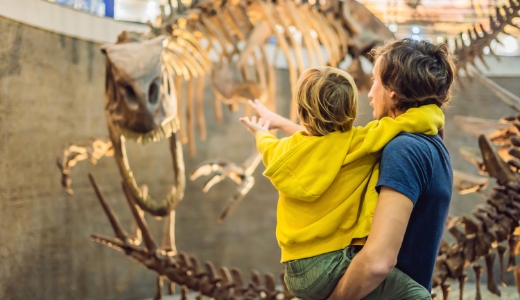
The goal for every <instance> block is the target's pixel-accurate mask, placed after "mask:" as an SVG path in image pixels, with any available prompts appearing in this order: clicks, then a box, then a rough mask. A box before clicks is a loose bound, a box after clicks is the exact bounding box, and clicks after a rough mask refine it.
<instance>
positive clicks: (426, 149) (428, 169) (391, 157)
mask: <svg viewBox="0 0 520 300" xmlns="http://www.w3.org/2000/svg"><path fill="white" fill-rule="evenodd" d="M452 185H453V171H452V168H451V162H450V156H449V154H448V150H447V149H446V146H445V145H444V143H443V142H442V139H441V138H440V137H439V136H428V135H424V134H410V133H401V134H399V135H398V136H397V137H395V138H394V139H393V140H392V141H390V142H389V143H388V144H387V145H386V147H385V148H384V150H383V155H382V158H381V172H380V177H379V181H378V182H377V187H376V188H377V191H378V192H379V190H380V189H381V187H382V186H387V187H390V188H392V189H394V190H397V191H398V192H400V193H402V194H404V195H405V196H407V197H408V198H410V200H412V202H413V203H414V207H413V210H412V214H411V216H410V220H409V222H408V227H407V228H406V233H405V235H404V240H403V244H402V246H401V250H400V251H399V255H398V257H397V265H396V267H397V268H398V269H399V270H401V271H403V272H404V273H405V274H407V275H408V276H410V277H411V278H412V279H414V280H415V281H417V282H418V283H419V284H421V285H422V286H424V287H425V288H427V289H428V290H431V287H432V277H433V268H434V266H435V261H436V259H437V253H438V250H439V246H440V241H441V238H442V234H443V231H444V223H445V221H446V218H447V216H448V210H449V208H450V200H451V191H452Z"/></svg>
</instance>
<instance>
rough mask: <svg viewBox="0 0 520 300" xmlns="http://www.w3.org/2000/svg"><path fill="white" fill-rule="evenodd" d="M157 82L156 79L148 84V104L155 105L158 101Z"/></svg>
mask: <svg viewBox="0 0 520 300" xmlns="http://www.w3.org/2000/svg"><path fill="white" fill-rule="evenodd" d="M158 81H159V80H158V79H156V80H154V81H152V83H151V84H150V88H149V89H148V101H149V102H150V104H156V103H157V101H158V100H159V82H158Z"/></svg>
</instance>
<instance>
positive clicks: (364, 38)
mask: <svg viewBox="0 0 520 300" xmlns="http://www.w3.org/2000/svg"><path fill="white" fill-rule="evenodd" d="M170 8H171V10H170V11H172V12H173V7H172V6H171V3H170ZM519 11H520V2H518V1H515V0H510V1H509V6H508V7H505V6H504V7H503V8H502V10H500V9H497V14H496V16H494V17H491V18H490V26H489V29H488V30H485V29H484V26H482V25H479V28H480V31H479V30H478V29H477V26H475V27H474V28H473V32H474V34H472V33H471V32H469V36H470V42H469V44H466V43H464V42H463V40H462V38H461V39H460V40H457V42H456V47H455V49H454V54H456V55H457V57H458V65H457V67H458V69H459V71H460V70H464V71H465V72H466V74H467V75H468V76H471V75H473V76H474V78H476V79H477V80H479V81H481V82H482V83H483V84H485V85H486V86H488V87H490V88H491V89H492V90H493V92H494V93H495V94H496V95H497V97H499V98H500V99H501V100H502V101H504V102H505V103H506V104H508V105H509V106H511V107H512V108H513V109H515V110H517V111H520V99H519V98H518V97H516V96H514V95H512V94H511V93H509V92H507V91H506V90H504V89H503V88H501V87H499V86H497V85H496V84H495V83H494V82H492V81H491V80H489V79H487V78H485V77H484V76H482V75H481V74H480V73H479V71H478V70H476V66H475V63H474V61H475V59H476V58H477V57H478V58H480V59H481V60H482V61H483V62H484V60H483V58H482V53H483V50H484V48H485V47H486V46H489V45H490V43H491V41H492V40H496V39H497V36H498V34H499V33H501V32H502V33H503V32H505V28H507V26H513V27H517V28H518V26H516V25H515V24H514V23H513V19H514V18H515V17H518V14H519ZM151 27H152V32H151V33H150V34H148V35H143V34H134V33H123V34H121V35H120V37H119V38H118V44H116V45H108V46H105V47H104V52H105V53H106V55H107V84H106V117H107V124H108V128H109V140H95V141H93V142H91V143H88V144H84V145H79V146H78V145H70V146H68V147H67V148H66V150H65V152H64V156H63V158H62V159H61V160H60V161H58V165H59V167H60V169H61V171H62V184H63V186H64V187H65V189H66V190H67V191H69V192H72V188H71V180H70V178H69V174H70V169H71V168H72V167H73V166H74V165H75V164H76V163H77V162H78V161H81V160H84V159H89V160H90V161H91V162H93V163H95V162H96V161H97V160H98V159H100V158H101V157H102V156H103V155H107V156H110V155H113V156H114V157H115V159H116V163H117V165H118V167H119V170H120V173H121V177H122V179H123V180H122V181H123V184H122V187H123V191H124V194H125V197H126V199H127V201H128V203H129V206H130V208H131V210H132V213H133V215H134V218H135V220H136V222H137V229H138V230H137V231H136V233H135V235H133V236H130V235H129V234H128V233H126V232H125V231H124V230H123V229H122V227H121V225H120V224H119V222H118V221H117V217H116V216H115V214H114V212H113V211H112V210H111V209H110V207H109V206H108V204H107V203H106V201H104V198H103V196H102V194H101V192H100V190H99V187H98V186H97V184H96V183H95V181H94V179H93V178H92V177H90V179H91V183H92V185H93V187H94V189H95V191H96V194H97V196H98V199H99V201H100V203H101V205H102V207H103V208H104V210H105V213H106V214H107V217H108V218H109V221H110V223H111V225H112V228H113V229H114V233H115V238H110V237H103V236H100V235H92V238H93V240H94V241H97V242H100V243H104V244H107V245H108V246H110V247H113V248H115V249H118V250H121V251H124V252H125V253H126V254H127V255H128V256H130V257H132V258H134V259H136V260H137V261H139V262H141V263H142V264H143V265H145V266H146V267H147V268H149V269H151V270H154V271H155V272H156V273H157V274H158V281H157V285H158V292H157V294H156V295H155V299H159V298H160V297H161V295H162V288H163V287H162V279H163V278H166V279H168V280H169V281H171V282H173V283H177V284H179V285H180V286H182V289H181V290H182V293H183V298H185V297H186V293H187V290H188V289H189V290H193V291H198V292H199V295H204V296H209V297H212V298H215V299H241V298H243V299H258V298H266V299H275V298H276V299H281V298H285V299H289V298H291V297H292V296H291V295H290V293H288V291H287V290H286V288H284V289H283V290H282V291H277V290H276V289H275V280H274V277H273V276H272V275H269V274H268V275H265V279H264V282H263V283H262V280H261V279H260V278H261V277H260V275H259V274H258V273H257V272H254V273H253V276H252V279H251V281H250V283H249V284H248V285H246V284H245V283H244V280H243V279H242V276H241V273H240V271H239V270H236V269H232V270H231V271H230V270H228V269H227V268H225V267H223V268H221V269H220V270H219V271H217V270H216V269H215V267H214V266H213V264H211V263H209V262H207V263H205V267H204V269H203V268H201V267H200V263H199V262H198V261H197V259H196V258H194V257H190V256H188V255H186V254H183V253H178V255H177V256H175V254H177V251H176V248H175V242H174V236H173V229H174V214H175V207H176V205H177V204H178V203H179V201H180V200H182V198H183V194H184V189H185V177H184V162H183V157H182V154H183V153H182V146H181V143H188V145H189V151H190V154H192V155H193V154H194V153H195V143H194V139H195V124H194V123H195V115H196V117H197V120H196V121H197V125H198V126H197V127H198V129H199V135H200V137H201V139H204V138H205V136H206V132H205V121H204V119H205V116H204V112H203V109H202V101H203V98H202V92H203V87H204V84H205V82H204V81H205V78H206V76H209V78H210V82H211V87H212V89H213V91H214V94H215V116H216V118H217V120H220V119H222V111H221V109H222V108H221V103H222V102H223V103H224V104H227V105H228V106H229V108H230V109H232V110H236V109H237V107H238V104H239V102H240V101H244V100H248V99H260V100H262V101H264V102H266V104H267V106H268V107H270V108H274V107H275V105H274V99H275V97H274V95H275V85H274V83H275V79H274V63H275V62H276V60H271V61H270V59H269V56H268V54H267V51H266V48H267V46H266V44H267V43H268V40H269V38H271V37H274V39H275V41H276V45H277V47H276V50H275V51H276V53H277V51H279V50H281V52H282V54H283V55H284V57H285V60H286V62H287V65H288V69H289V78H290V82H291V90H292V88H294V85H295V82H296V79H297V77H298V74H299V73H301V72H302V71H303V69H304V68H305V67H307V66H306V65H305V64H304V59H303V58H304V57H305V58H306V59H305V61H308V62H309V63H310V66H316V65H324V64H328V65H332V66H337V65H338V64H339V63H340V62H341V61H343V60H344V59H345V57H346V56H347V55H350V56H351V57H352V63H351V65H350V68H349V71H350V72H351V73H353V75H354V77H355V78H356V80H357V83H358V85H360V86H363V85H365V86H366V85H367V84H366V82H367V81H366V79H367V77H368V76H367V75H366V74H364V73H363V71H362V69H361V66H360V61H359V59H358V58H359V57H360V56H362V55H364V54H366V53H367V52H368V50H369V49H371V48H372V47H373V46H376V45H378V44H380V43H381V42H382V41H383V40H385V39H389V38H391V37H392V36H391V33H389V31H388V30H386V27H384V25H383V24H382V23H381V22H379V21H378V20H377V19H376V18H375V17H374V16H373V15H372V14H370V12H368V11H367V10H366V9H365V8H364V7H363V6H362V5H360V4H359V3H357V2H355V1H343V2H338V1H325V2H324V1H320V3H319V4H317V5H310V4H308V3H294V2H291V1H288V0H280V1H276V2H274V3H272V2H264V1H262V0H252V1H246V0H236V1H229V2H227V1H207V2H200V3H193V4H192V6H191V7H190V8H189V9H185V8H183V7H182V6H178V13H177V14H173V13H172V14H170V15H166V14H164V13H163V14H162V15H161V17H160V26H158V27H154V26H151ZM160 34H164V35H166V36H165V37H164V36H159V37H155V36H158V35H160ZM322 48H323V49H324V51H322V50H321V49H322ZM276 53H275V54H276ZM493 54H494V53H493ZM495 56H496V55H495ZM484 64H485V62H484ZM486 67H487V65H486ZM470 71H471V72H470ZM184 82H185V83H186V84H183V83H184ZM183 88H184V90H183ZM180 99H186V101H185V102H184V103H181V101H180ZM183 110H185V114H184V113H183V112H182V111H183ZM194 112H195V114H194ZM295 116H296V110H295V106H294V103H292V106H291V117H292V118H293V119H294V118H295ZM461 123H462V124H464V125H463V127H464V129H465V130H467V131H469V132H472V133H473V134H480V133H482V132H484V133H485V134H486V136H487V137H486V136H481V137H480V138H479V142H480V147H481V149H480V152H481V153H482V158H481V157H480V154H479V151H478V150H475V149H463V150H462V151H461V153H463V155H464V156H465V157H466V158H467V159H468V160H469V161H471V162H473V163H474V164H475V165H476V166H477V167H478V168H479V170H480V172H481V173H483V174H488V175H489V176H491V177H494V178H497V183H498V186H497V187H495V188H494V189H493V192H492V193H491V194H490V196H489V197H488V198H487V202H486V204H485V205H481V206H478V207H477V209H476V210H475V212H474V213H473V217H472V218H469V217H462V218H451V219H450V221H449V223H448V226H447V229H448V231H449V232H450V233H451V234H452V235H453V236H454V237H455V240H456V241H455V242H454V243H452V244H448V243H447V242H445V241H444V242H443V244H442V246H441V249H440V251H439V258H438V260H437V265H436V270H435V277H434V286H440V287H441V288H442V291H443V296H444V299H447V297H448V292H449V284H448V282H447V280H449V279H456V280H458V281H459V284H460V285H461V288H460V291H461V294H460V297H461V299H462V292H463V284H464V281H465V280H466V278H467V276H466V275H465V273H464V269H465V268H466V267H467V266H468V265H469V264H470V263H472V262H474V261H476V259H477V258H479V257H485V261H486V268H487V272H488V284H487V286H488V289H489V290H490V291H491V292H493V293H495V294H500V291H499V290H498V288H497V286H496V282H495V281H494V279H493V278H494V277H493V274H492V268H491V267H492V265H493V261H494V258H495V254H493V253H492V252H491V249H492V248H497V252H498V254H499V258H500V262H502V258H503V255H504V254H505V252H506V249H507V247H506V246H505V244H507V245H508V247H509V268H513V267H514V265H515V262H514V256H515V255H516V253H517V252H518V249H517V251H515V248H518V247H517V244H518V241H519V240H520V239H518V238H517V236H516V234H515V233H516V232H515V230H516V228H517V226H518V221H519V219H520V202H519V203H517V202H516V200H520V181H519V180H518V179H519V177H520V176H519V175H517V171H518V169H520V162H519V161H518V160H517V159H516V158H520V150H518V149H516V148H514V146H520V138H517V135H518V128H519V127H520V121H518V120H517V119H515V118H508V119H504V120H502V122H500V123H499V124H497V122H490V121H485V122H484V121H482V120H473V123H471V122H468V120H467V119H466V120H462V122H461ZM470 124H471V125H470ZM495 125H497V126H495ZM492 129H495V130H492ZM164 138H168V139H169V144H170V150H171V152H172V160H173V168H174V175H175V177H174V187H173V188H172V191H171V193H169V194H168V195H167V196H166V197H165V199H164V200H163V201H162V202H160V203H157V202H156V201H154V200H153V199H152V198H151V196H150V195H148V192H147V187H146V186H143V187H138V186H137V183H136V181H135V179H134V177H133V174H132V171H131V168H130V166H129V164H128V159H127V158H126V148H125V141H126V140H127V139H130V140H135V141H137V142H141V143H147V142H156V141H159V140H160V139H164ZM492 142H493V143H496V144H500V145H501V148H500V149H499V150H498V152H497V151H495V150H494V149H493V148H492V146H491V143H492ZM511 145H512V146H511ZM509 147H513V149H514V150H510V151H508V149H509ZM500 157H505V158H506V160H508V163H509V165H507V164H506V163H504V161H503V160H502V158H500ZM511 158H515V159H511ZM259 162H260V159H259V156H258V155H257V154H253V155H252V156H251V157H250V158H249V159H248V160H247V161H246V163H244V164H243V165H242V166H237V165H235V164H233V163H231V162H229V161H227V160H223V159H218V160H210V161H207V162H204V163H202V164H201V165H200V166H199V167H198V168H197V169H196V170H195V171H194V172H193V173H192V174H191V178H192V179H195V178H197V177H199V176H202V175H209V176H210V178H209V180H208V181H207V183H206V185H205V186H204V190H205V191H207V190H209V189H210V188H211V187H212V186H213V185H214V184H216V183H218V182H220V181H222V180H223V179H224V178H226V177H229V178H231V179H232V180H234V181H235V182H236V183H237V184H238V187H237V191H236V193H235V195H234V196H233V197H232V198H231V199H230V200H229V202H228V206H227V208H226V209H225V210H224V212H223V214H222V217H221V218H224V217H225V215H226V214H227V213H229V212H230V211H231V209H232V208H233V207H234V206H236V205H237V204H238V203H239V202H240V200H241V199H242V198H243V197H244V196H245V194H246V193H247V192H248V191H249V190H250V188H251V187H252V186H253V184H254V178H253V177H252V173H253V171H254V170H255V169H256V167H257V165H258V164H259ZM510 166H511V167H510ZM510 168H513V169H514V171H512V170H511V169H510ZM455 184H456V188H457V189H458V190H459V191H460V192H462V193H469V192H480V191H481V190H482V189H484V188H485V187H486V186H487V185H488V180H487V178H482V177H476V176H473V175H469V174H464V173H461V172H455ZM144 211H146V212H148V213H150V214H152V215H154V216H158V217H167V222H166V226H165V231H164V236H163V243H162V246H161V247H160V248H159V247H157V245H156V243H155V241H154V239H153V237H152V236H151V234H150V232H149V230H148V227H147V224H146V222H145V220H144V218H143V213H144ZM461 227H463V228H464V232H462V231H461ZM518 233H520V230H519V232H518ZM141 242H143V243H144V245H141ZM503 268H504V267H503V265H502V263H501V274H503ZM473 270H474V271H475V274H476V276H477V284H478V288H479V292H478V294H477V299H480V298H479V297H481V296H480V285H479V284H480V281H479V279H480V274H481V272H482V267H481V266H480V265H478V264H475V263H473ZM515 275H516V276H517V278H520V270H519V269H518V267H517V268H515ZM501 281H502V282H503V278H502V277H501ZM282 284H283V280H282ZM169 291H170V292H172V291H173V287H172V286H169Z"/></svg>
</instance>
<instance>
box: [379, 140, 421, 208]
mask: <svg viewBox="0 0 520 300" xmlns="http://www.w3.org/2000/svg"><path fill="white" fill-rule="evenodd" d="M422 148H423V147H420V145H418V144H416V143H413V139H408V138H407V137H403V136H398V137H396V138H394V139H393V140H392V141H390V143H388V145H386V147H385V148H384V150H383V155H382V157H381V168H380V176H379V180H378V181H377V186H376V190H377V192H378V193H379V191H380V190H381V187H382V186H386V187H389V188H392V189H394V190H396V191H398V192H400V193H401V194H403V195H405V196H406V197H408V198H410V200H412V202H413V204H414V205H415V204H416V203H417V200H418V199H419V195H421V194H422V192H423V191H424V190H425V189H426V187H427V184H428V174H429V173H430V172H429V171H428V170H429V169H430V168H431V167H430V165H431V164H430V161H429V160H428V156H427V155H426V151H428V149H422Z"/></svg>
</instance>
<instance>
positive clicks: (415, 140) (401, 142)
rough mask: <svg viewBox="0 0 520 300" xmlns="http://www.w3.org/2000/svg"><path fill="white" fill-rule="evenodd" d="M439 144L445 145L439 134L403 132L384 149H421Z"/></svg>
mask: <svg viewBox="0 0 520 300" xmlns="http://www.w3.org/2000/svg"><path fill="white" fill-rule="evenodd" d="M438 146H441V147H444V143H443V142H442V139H441V138H440V137H439V136H438V135H426V134H420V133H407V132H401V133H400V134H398V135H397V136H396V137H395V138H393V139H392V140H391V141H390V142H388V144H387V145H386V147H385V148H384V150H383V151H395V150H401V151H402V150H405V151H406V150H414V149H415V150H420V149H428V148H430V147H438Z"/></svg>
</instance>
